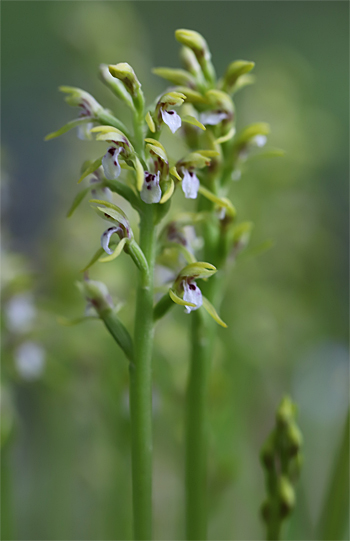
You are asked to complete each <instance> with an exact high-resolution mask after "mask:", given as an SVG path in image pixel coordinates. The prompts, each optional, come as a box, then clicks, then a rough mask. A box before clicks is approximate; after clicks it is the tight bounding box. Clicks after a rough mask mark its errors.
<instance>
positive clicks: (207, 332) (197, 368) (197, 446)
mask: <svg viewBox="0 0 350 541" xmlns="http://www.w3.org/2000/svg"><path fill="white" fill-rule="evenodd" d="M198 207H199V208H198V210H199V211H201V210H211V209H212V203H210V202H208V201H206V200H204V198H201V199H200V200H199V205H198ZM218 234H219V232H218V228H217V225H216V224H214V223H210V222H209V221H208V223H207V224H206V225H205V227H204V244H205V245H204V260H205V261H212V262H213V263H214V265H217V261H216V260H219V259H220V258H219V257H218V254H217V253H216V249H215V247H216V246H217V238H218ZM201 289H202V292H203V295H205V296H206V297H207V299H208V300H209V301H210V302H211V303H212V304H214V305H216V306H219V304H218V297H220V290H221V287H220V280H219V279H218V276H217V274H216V275H214V276H212V277H211V278H210V280H209V281H208V282H206V283H203V285H202V288H201ZM191 316H192V318H193V322H192V327H191V344H192V349H191V361H190V362H191V365H190V372H189V379H188V384H187V408H186V410H187V411H186V416H187V417H186V465H185V476H186V536H187V539H189V540H195V539H196V540H198V539H201V540H205V539H206V538H207V528H208V526H207V523H208V512H207V445H208V442H207V440H208V438H207V396H208V375H209V371H210V365H211V359H212V356H213V351H214V345H215V331H216V323H215V322H214V321H213V320H212V319H211V318H210V317H207V314H205V313H204V312H203V310H200V311H198V312H193V314H191Z"/></svg>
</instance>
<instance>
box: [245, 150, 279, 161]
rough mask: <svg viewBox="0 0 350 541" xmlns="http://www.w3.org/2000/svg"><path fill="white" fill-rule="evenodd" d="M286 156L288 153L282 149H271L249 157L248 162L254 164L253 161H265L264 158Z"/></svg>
mask: <svg viewBox="0 0 350 541" xmlns="http://www.w3.org/2000/svg"><path fill="white" fill-rule="evenodd" d="M285 154H286V152H285V151H284V150H283V149H281V148H269V149H267V150H264V151H262V152H258V153H256V154H251V155H250V156H249V157H248V159H247V162H253V161H256V160H259V159H264V158H283V157H284V156H285Z"/></svg>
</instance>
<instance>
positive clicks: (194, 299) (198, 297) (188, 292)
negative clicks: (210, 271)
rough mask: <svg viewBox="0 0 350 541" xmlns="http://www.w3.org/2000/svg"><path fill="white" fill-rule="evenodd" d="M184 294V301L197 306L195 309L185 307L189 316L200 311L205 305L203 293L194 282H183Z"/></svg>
mask: <svg viewBox="0 0 350 541" xmlns="http://www.w3.org/2000/svg"><path fill="white" fill-rule="evenodd" d="M183 287H184V294H183V300H184V301H186V302H190V303H192V304H194V305H195V308H194V307H192V306H185V311H186V313H187V314H189V313H190V312H192V310H198V308H200V307H201V306H202V304H203V297H202V292H201V290H200V289H199V287H198V286H197V284H196V282H194V281H190V282H187V281H183Z"/></svg>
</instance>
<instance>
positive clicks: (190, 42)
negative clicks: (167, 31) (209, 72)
mask: <svg viewBox="0 0 350 541" xmlns="http://www.w3.org/2000/svg"><path fill="white" fill-rule="evenodd" d="M175 38H176V39H177V41H179V42H180V43H181V44H182V45H185V46H186V47H189V48H190V49H191V50H192V51H193V52H194V54H195V55H196V58H197V60H198V62H199V63H200V64H201V63H202V62H203V60H210V58H211V55H210V51H209V48H208V45H207V42H206V41H205V39H204V38H203V36H201V35H200V34H199V33H198V32H195V31H194V30H185V29H179V30H176V32H175Z"/></svg>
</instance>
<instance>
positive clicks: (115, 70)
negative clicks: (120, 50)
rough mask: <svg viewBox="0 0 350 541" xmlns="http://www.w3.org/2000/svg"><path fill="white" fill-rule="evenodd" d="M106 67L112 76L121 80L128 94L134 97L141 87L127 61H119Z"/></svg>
mask: <svg viewBox="0 0 350 541" xmlns="http://www.w3.org/2000/svg"><path fill="white" fill-rule="evenodd" d="M108 69H109V73H110V74H111V75H112V77H115V78H116V79H119V80H120V81H122V83H123V84H124V86H125V88H126V90H127V91H128V92H129V94H131V95H132V96H133V97H136V95H137V93H138V92H139V91H140V89H141V83H140V81H139V80H138V78H137V77H136V73H135V72H134V70H133V68H132V67H131V66H130V64H128V63H127V62H120V63H119V64H114V65H112V64H111V65H109V66H108Z"/></svg>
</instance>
